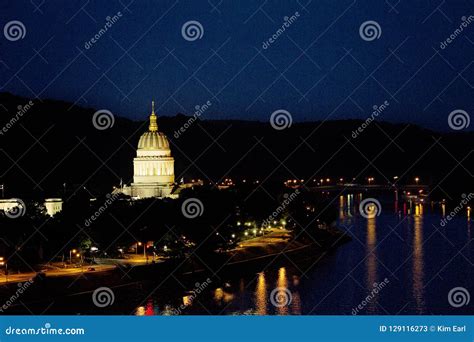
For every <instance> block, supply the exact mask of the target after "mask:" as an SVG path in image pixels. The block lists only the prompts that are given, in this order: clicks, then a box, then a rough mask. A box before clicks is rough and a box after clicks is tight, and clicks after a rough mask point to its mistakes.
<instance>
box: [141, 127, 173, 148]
mask: <svg viewBox="0 0 474 342" xmlns="http://www.w3.org/2000/svg"><path fill="white" fill-rule="evenodd" d="M138 149H139V150H169V149H170V143H169V141H168V138H167V137H166V135H164V134H163V133H161V132H150V131H149V132H145V133H143V134H142V136H141V137H140V140H139V141H138Z"/></svg>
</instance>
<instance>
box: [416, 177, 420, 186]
mask: <svg viewBox="0 0 474 342" xmlns="http://www.w3.org/2000/svg"><path fill="white" fill-rule="evenodd" d="M419 181H420V178H418V177H415V182H416V185H418V182H419Z"/></svg>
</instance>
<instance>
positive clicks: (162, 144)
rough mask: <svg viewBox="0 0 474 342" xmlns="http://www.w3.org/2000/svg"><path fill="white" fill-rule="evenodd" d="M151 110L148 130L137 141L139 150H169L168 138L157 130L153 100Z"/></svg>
mask: <svg viewBox="0 0 474 342" xmlns="http://www.w3.org/2000/svg"><path fill="white" fill-rule="evenodd" d="M151 104H152V110H151V114H150V125H149V126H148V132H145V133H143V134H142V136H141V137H140V140H139V141H138V149H139V150H155V151H156V150H161V151H169V149H170V143H169V141H168V138H167V137H166V135H165V134H163V133H162V132H158V124H157V122H156V121H157V117H156V114H155V102H154V101H153V102H152V103H151Z"/></svg>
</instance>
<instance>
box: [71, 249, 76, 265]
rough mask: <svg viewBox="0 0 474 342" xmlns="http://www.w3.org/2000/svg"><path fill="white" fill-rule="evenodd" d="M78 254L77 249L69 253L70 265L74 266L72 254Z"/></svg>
mask: <svg viewBox="0 0 474 342" xmlns="http://www.w3.org/2000/svg"><path fill="white" fill-rule="evenodd" d="M76 252H77V251H76V250H75V249H71V250H70V251H69V263H70V264H72V254H73V253H74V254H75V253H76Z"/></svg>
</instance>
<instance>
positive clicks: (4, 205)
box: [0, 198, 24, 212]
mask: <svg viewBox="0 0 474 342" xmlns="http://www.w3.org/2000/svg"><path fill="white" fill-rule="evenodd" d="M16 207H24V203H23V202H22V201H21V200H19V199H18V198H3V199H0V210H2V211H4V212H9V211H10V210H12V209H14V208H16Z"/></svg>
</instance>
